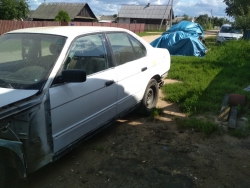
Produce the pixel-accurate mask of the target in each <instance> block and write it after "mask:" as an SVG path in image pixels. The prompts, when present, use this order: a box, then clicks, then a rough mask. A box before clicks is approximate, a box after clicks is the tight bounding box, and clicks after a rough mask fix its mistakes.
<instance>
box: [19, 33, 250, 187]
mask: <svg viewBox="0 0 250 188" xmlns="http://www.w3.org/2000/svg"><path fill="white" fill-rule="evenodd" d="M154 38H155V36H154ZM152 39H153V36H150V37H147V38H146V40H147V41H149V42H150V40H151V41H152ZM172 82H174V81H173V80H166V84H171V83H172ZM161 98H162V94H160V97H159V100H158V104H157V107H161V108H162V109H163V112H164V114H163V115H162V116H161V117H159V118H157V119H154V120H152V119H150V118H148V117H143V116H140V115H138V114H136V113H131V114H129V115H127V116H126V117H124V118H123V119H121V120H119V121H118V122H117V123H115V124H114V125H112V126H111V127H109V128H107V129H105V130H104V131H103V132H101V133H99V134H97V135H96V136H95V137H92V138H91V139H90V140H88V141H87V142H85V143H83V144H82V145H80V146H78V147H77V148H75V149H74V150H73V151H71V152H70V153H68V154H67V155H65V156H64V157H62V158H61V159H59V160H58V161H56V162H54V163H51V164H49V165H47V166H45V167H43V168H42V169H40V170H38V171H37V172H35V173H33V174H31V175H30V176H29V178H28V181H20V183H19V186H18V187H24V188H26V187H27V188H52V187H53V188H54V187H57V188H67V187H74V188H75V187H86V188H88V187H89V188H99V187H100V188H106V187H107V188H116V187H121V188H151V187H153V188H193V187H197V188H200V187H204V188H211V187H214V188H215V187H216V188H219V187H220V188H222V187H239V188H247V187H250V179H249V176H250V139H237V138H234V137H231V136H229V135H228V134H226V133H225V134H223V135H217V134H216V135H213V136H211V137H205V136H204V135H203V134H202V133H200V132H195V131H193V130H185V131H183V130H178V129H177V127H176V123H175V121H174V118H175V117H185V114H183V113H181V112H180V111H179V109H178V106H177V105H176V104H171V103H168V102H166V101H163V100H162V99H161ZM210 118H211V120H214V121H216V119H215V117H212V116H211V117H210Z"/></svg>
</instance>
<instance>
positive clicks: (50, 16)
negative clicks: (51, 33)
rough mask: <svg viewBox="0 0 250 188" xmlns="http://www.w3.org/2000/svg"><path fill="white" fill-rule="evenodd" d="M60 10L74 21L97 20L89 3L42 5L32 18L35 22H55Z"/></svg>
mask: <svg viewBox="0 0 250 188" xmlns="http://www.w3.org/2000/svg"><path fill="white" fill-rule="evenodd" d="M60 10H64V11H66V12H67V13H68V14H69V17H70V19H71V20H72V21H83V22H92V21H94V20H97V18H96V16H95V15H94V13H93V12H92V10H91V9H90V7H89V5H88V4H87V3H42V4H41V5H40V6H39V7H38V8H37V9H36V10H35V11H34V13H33V14H32V15H31V16H32V17H31V18H32V19H33V20H34V21H53V20H55V17H56V15H57V14H58V12H59V11H60Z"/></svg>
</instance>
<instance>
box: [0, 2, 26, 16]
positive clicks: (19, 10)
mask: <svg viewBox="0 0 250 188" xmlns="http://www.w3.org/2000/svg"><path fill="white" fill-rule="evenodd" d="M1 2H2V3H1V4H0V19H1V20H14V19H17V20H21V19H23V18H26V17H27V14H28V12H29V6H28V4H27V3H26V1H25V0H20V1H16V0H2V1H1Z"/></svg>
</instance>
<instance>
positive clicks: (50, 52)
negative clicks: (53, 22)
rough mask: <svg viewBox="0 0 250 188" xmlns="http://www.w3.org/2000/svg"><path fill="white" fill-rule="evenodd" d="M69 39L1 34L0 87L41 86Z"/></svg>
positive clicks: (33, 87)
mask: <svg viewBox="0 0 250 188" xmlns="http://www.w3.org/2000/svg"><path fill="white" fill-rule="evenodd" d="M65 41H66V38H65V37H62V36H55V35H46V34H30V33H29V34H22V33H15V34H5V35H2V36H1V37H0V57H1V58H0V88H13V89H38V90H40V89H42V87H43V85H44V84H45V82H46V80H47V78H48V76H49V73H50V72H51V69H52V68H53V66H54V64H55V62H56V60H57V58H58V56H59V54H60V52H61V50H62V48H63V45H64V43H65Z"/></svg>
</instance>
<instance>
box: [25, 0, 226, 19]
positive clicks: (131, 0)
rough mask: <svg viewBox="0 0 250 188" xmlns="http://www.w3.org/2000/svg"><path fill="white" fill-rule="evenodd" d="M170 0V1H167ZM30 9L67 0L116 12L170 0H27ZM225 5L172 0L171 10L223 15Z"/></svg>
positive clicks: (98, 11)
mask: <svg viewBox="0 0 250 188" xmlns="http://www.w3.org/2000/svg"><path fill="white" fill-rule="evenodd" d="M169 1H170V3H169ZM27 2H28V4H29V7H30V9H31V10H35V9H36V8H37V7H38V6H39V5H40V4H41V3H44V2H46V3H52V2H67V3H88V5H89V6H90V8H91V10H92V11H93V13H94V14H95V15H114V14H118V12H119V9H120V8H121V5H123V4H134V5H146V4H148V3H150V4H151V5H168V3H169V5H170V4H171V0H126V1H121V0H88V1H84V0H27ZM225 8H226V5H225V3H224V2H223V0H173V10H174V15H175V16H183V14H186V15H188V16H190V17H197V16H199V15H201V14H208V15H209V16H211V15H212V16H216V17H225V16H226V14H225Z"/></svg>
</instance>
